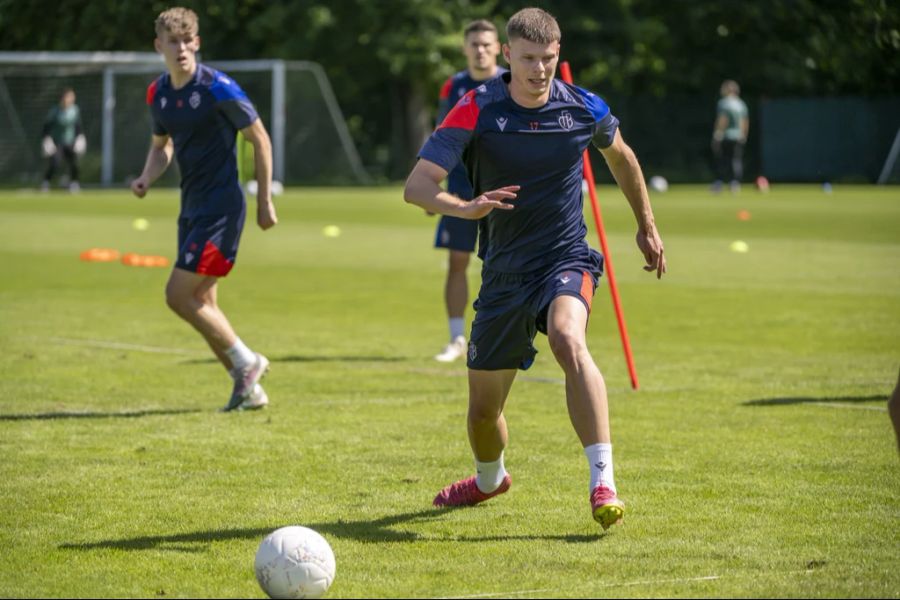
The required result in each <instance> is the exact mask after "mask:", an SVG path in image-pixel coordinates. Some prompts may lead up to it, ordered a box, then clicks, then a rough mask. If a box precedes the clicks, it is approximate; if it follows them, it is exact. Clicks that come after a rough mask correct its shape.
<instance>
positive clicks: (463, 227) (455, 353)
mask: <svg viewBox="0 0 900 600" xmlns="http://www.w3.org/2000/svg"><path fill="white" fill-rule="evenodd" d="M477 239H478V223H477V222H476V221H469V220H466V219H458V218H455V217H448V216H443V217H441V220H440V221H439V222H438V227H437V232H436V235H435V242H434V246H435V248H446V249H447V250H448V257H447V279H446V282H445V283H444V306H445V308H446V311H447V323H448V325H449V329H450V339H449V341H448V343H447V345H446V346H445V347H444V349H443V350H442V351H441V352H440V353H439V354H437V355H435V357H434V358H435V360H438V361H440V362H453V361H454V360H456V359H458V358H460V357H462V356H465V355H466V336H465V312H466V305H467V304H468V303H469V282H468V279H467V277H466V271H467V269H468V267H469V260H470V256H471V253H472V252H473V251H474V250H475V243H476V241H477Z"/></svg>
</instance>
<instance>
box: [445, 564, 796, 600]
mask: <svg viewBox="0 0 900 600" xmlns="http://www.w3.org/2000/svg"><path fill="white" fill-rule="evenodd" d="M813 572H814V570H813V569H801V570H798V571H771V572H770V573H771V574H773V575H774V574H778V575H797V574H809V573H813ZM743 576H745V575H734V576H728V575H725V576H722V575H705V576H703V577H684V578H676V579H639V580H637V581H622V582H616V583H600V584H595V585H591V586H583V587H584V588H588V587H589V588H590V589H596V588H615V587H629V586H636V585H657V584H663V583H693V582H696V581H716V580H719V579H732V578H734V579H738V578H740V577H743ZM754 577H757V575H754ZM579 587H582V586H579ZM562 591H569V592H571V591H572V590H571V589H570V590H560V589H558V588H544V589H537V590H517V591H511V592H492V593H486V594H470V595H468V596H440V597H439V598H441V599H446V598H496V597H500V598H506V597H509V596H521V595H522V594H543V593H546V592H562Z"/></svg>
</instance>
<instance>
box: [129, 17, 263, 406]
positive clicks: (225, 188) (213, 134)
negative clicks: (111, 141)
mask: <svg viewBox="0 0 900 600" xmlns="http://www.w3.org/2000/svg"><path fill="white" fill-rule="evenodd" d="M156 35H157V37H156V40H155V46H156V51H157V52H159V53H160V54H162V55H163V58H164V59H165V63H166V70H167V72H166V73H164V74H163V75H161V76H160V77H158V78H157V79H156V80H155V81H154V82H153V83H151V84H150V87H149V88H148V89H147V104H148V105H149V106H150V113H151V115H152V117H153V136H152V141H151V144H150V150H149V152H148V154H147V161H146V163H145V165H144V171H143V173H141V176H140V177H138V178H137V179H135V180H134V182H133V183H132V184H131V189H132V191H133V192H134V194H135V195H136V196H137V197H139V198H143V197H144V195H145V194H146V193H147V190H148V189H149V187H150V185H151V184H152V183H153V182H154V181H155V180H156V179H157V178H158V177H159V176H160V175H162V173H163V172H164V171H165V170H166V168H167V167H168V166H169V163H170V162H171V160H172V155H173V152H174V155H175V157H176V158H177V159H178V166H179V168H180V170H181V213H180V214H179V218H178V258H177V261H176V263H175V267H174V268H173V269H172V274H171V275H170V277H169V281H168V283H167V284H166V302H167V304H168V305H169V308H171V309H172V310H173V311H174V312H175V314H177V315H178V316H179V317H181V318H182V319H184V320H185V321H187V322H188V323H190V324H191V325H192V326H193V327H194V328H195V329H196V330H197V331H198V332H199V333H200V335H202V336H203V338H204V339H205V340H206V342H207V343H208V344H209V346H210V348H212V351H213V352H214V353H215V355H216V357H218V359H219V361H220V362H221V363H222V364H223V365H224V366H225V368H226V369H227V370H228V371H229V373H230V374H231V376H232V378H233V379H234V386H233V389H232V393H231V398H230V399H229V400H228V403H227V404H226V405H225V406H224V408H223V409H222V410H224V411H230V410H235V409H250V408H260V407H262V406H265V405H266V404H267V403H268V397H267V395H266V393H265V390H263V388H262V386H260V385H259V380H260V379H261V378H262V376H263V375H264V374H265V373H266V371H267V370H268V368H269V361H268V360H267V359H266V357H265V356H263V355H262V354H259V353H257V352H254V351H252V350H250V348H248V347H247V346H246V345H245V344H244V342H243V341H241V339H240V338H239V337H237V335H236V334H235V332H234V330H233V329H232V327H231V324H230V323H229V322H228V319H227V318H226V317H225V313H223V312H222V310H221V309H220V308H219V305H218V280H219V277H224V276H226V275H227V274H228V272H229V271H230V270H231V268H232V266H234V261H235V258H236V256H237V250H238V242H239V241H240V237H241V230H242V229H243V226H244V216H245V214H246V204H245V200H244V194H243V191H242V190H241V186H240V184H239V183H238V176H237V164H236V158H235V148H234V146H235V143H236V138H237V132H238V131H240V132H241V133H242V134H243V135H244V137H246V138H247V139H248V140H249V141H250V142H251V143H252V144H253V147H254V151H255V157H256V175H257V179H258V181H259V184H258V185H259V187H258V192H257V207H256V222H257V224H258V225H259V226H260V228H262V229H264V230H265V229H269V228H270V227H272V226H274V225H275V223H276V222H277V220H278V219H277V217H276V215H275V207H274V205H273V204H272V199H271V193H270V186H271V181H272V145H271V142H270V141H269V135H268V133H266V129H265V127H264V126H263V124H262V121H261V120H260V119H259V116H258V115H257V113H256V110H255V109H254V108H253V105H252V104H251V103H250V100H249V99H248V98H247V95H246V94H245V93H244V92H243V90H241V88H240V87H239V86H238V84H237V83H235V81H234V80H233V79H231V78H230V77H228V76H227V75H225V74H224V73H221V72H219V71H216V70H215V69H211V68H210V67H207V66H205V65H202V64H199V63H197V59H196V53H197V51H198V50H199V49H200V37H199V25H198V22H197V15H196V14H195V13H194V11H192V10H190V9H186V8H171V9H169V10H166V11H164V12H162V13H161V14H160V15H159V17H158V18H157V19H156Z"/></svg>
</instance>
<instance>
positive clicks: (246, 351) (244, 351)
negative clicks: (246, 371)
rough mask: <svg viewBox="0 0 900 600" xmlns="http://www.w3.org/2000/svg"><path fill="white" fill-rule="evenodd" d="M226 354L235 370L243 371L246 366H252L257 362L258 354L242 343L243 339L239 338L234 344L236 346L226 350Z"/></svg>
mask: <svg viewBox="0 0 900 600" xmlns="http://www.w3.org/2000/svg"><path fill="white" fill-rule="evenodd" d="M225 354H227V355H228V358H230V359H231V366H232V368H233V369H243V368H244V367H246V366H249V365H252V364H253V362H254V361H255V360H256V354H254V353H253V351H252V350H251V349H250V348H248V347H247V346H246V345H245V344H244V342H242V341H241V338H237V340H236V341H235V342H234V346H232V347H231V348H229V349H228V350H226V351H225Z"/></svg>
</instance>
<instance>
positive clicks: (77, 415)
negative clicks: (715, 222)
mask: <svg viewBox="0 0 900 600" xmlns="http://www.w3.org/2000/svg"><path fill="white" fill-rule="evenodd" d="M199 412H204V411H202V410H200V409H199V408H178V409H146V410H123V411H117V412H98V411H54V412H45V413H30V414H29V413H20V414H0V421H52V420H55V419H138V418H140V417H155V416H162V415H184V414H188V413H199Z"/></svg>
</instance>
